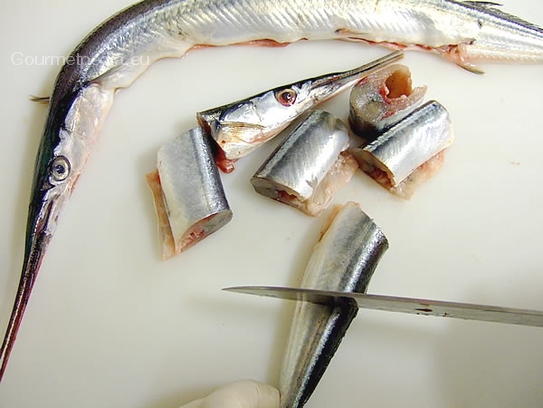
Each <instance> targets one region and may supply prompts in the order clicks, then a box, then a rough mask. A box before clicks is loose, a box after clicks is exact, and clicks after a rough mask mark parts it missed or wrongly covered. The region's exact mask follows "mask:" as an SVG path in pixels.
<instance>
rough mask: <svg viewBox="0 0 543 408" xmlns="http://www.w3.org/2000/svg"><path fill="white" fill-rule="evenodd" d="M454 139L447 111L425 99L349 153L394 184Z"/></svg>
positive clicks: (365, 167)
mask: <svg viewBox="0 0 543 408" xmlns="http://www.w3.org/2000/svg"><path fill="white" fill-rule="evenodd" d="M453 141H454V131H453V127H452V123H451V119H450V116H449V113H448V112H447V110H446V109H445V107H443V105H441V104H440V103H439V102H436V101H429V102H427V103H425V104H424V105H422V106H421V107H420V108H417V109H415V110H414V111H413V112H412V113H411V114H409V115H408V116H407V117H405V118H404V119H402V120H401V121H400V122H398V123H397V124H395V125H394V126H392V127H391V128H390V129H388V130H387V131H385V132H384V133H383V134H382V135H380V136H379V137H378V138H377V139H376V140H374V141H373V142H371V143H370V144H368V145H367V146H364V147H363V148H361V149H357V150H354V149H353V154H354V156H355V158H356V160H357V161H358V163H359V164H360V167H361V168H362V170H364V171H365V172H367V173H370V174H372V173H374V170H375V169H377V170H378V171H380V172H382V174H383V175H386V177H387V178H388V183H386V184H389V188H398V186H400V185H401V183H402V182H404V180H406V179H407V178H408V177H409V176H410V175H411V174H412V173H413V172H414V171H415V170H417V169H420V168H421V166H422V165H423V164H424V163H426V162H428V161H430V160H431V159H432V158H434V157H436V156H437V157H438V159H439V160H438V161H440V162H441V161H442V160H441V158H439V156H438V155H439V154H440V152H442V151H443V150H444V149H446V148H447V147H449V146H450V145H451V144H452V143H453Z"/></svg>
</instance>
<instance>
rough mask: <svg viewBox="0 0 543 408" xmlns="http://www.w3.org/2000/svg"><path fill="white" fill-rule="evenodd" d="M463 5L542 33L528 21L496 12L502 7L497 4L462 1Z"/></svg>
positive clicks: (540, 29)
mask: <svg viewBox="0 0 543 408" xmlns="http://www.w3.org/2000/svg"><path fill="white" fill-rule="evenodd" d="M463 4H465V5H467V6H471V7H475V8H478V9H480V10H484V11H486V12H487V13H490V14H492V15H493V16H495V17H498V18H503V19H504V20H508V21H509V22H512V23H516V24H520V25H522V26H524V27H527V28H532V29H534V30H537V31H543V28H541V26H539V25H537V24H534V23H531V22H529V21H526V20H524V19H522V18H520V17H517V16H515V15H513V14H509V13H506V12H505V11H502V10H498V9H497V7H501V6H502V5H501V4H499V3H494V2H491V1H464V2H463Z"/></svg>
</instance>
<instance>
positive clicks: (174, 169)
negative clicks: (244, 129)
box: [147, 127, 232, 259]
mask: <svg viewBox="0 0 543 408" xmlns="http://www.w3.org/2000/svg"><path fill="white" fill-rule="evenodd" d="M157 156H158V158H157V169H156V170H155V171H154V172H151V173H150V174H148V175H147V183H148V184H149V187H150V188H151V191H152V192H153V197H154V201H155V207H156V211H157V218H158V224H159V240H160V244H161V248H162V259H168V258H171V257H173V256H175V255H178V254H179V253H181V252H182V251H184V250H186V249H188V248H190V247H191V246H193V245H194V244H196V243H197V242H199V241H201V240H202V239H204V238H205V237H207V236H208V235H210V234H212V233H213V232H215V231H217V230H218V229H220V228H221V227H223V226H224V225H226V224H227V223H228V222H229V221H230V220H231V219H232V211H230V207H229V205H228V201H227V200H226V196H225V193H224V189H223V186H222V183H221V180H220V177H219V172H218V170H217V166H216V165H215V163H214V161H213V156H212V153H211V146H210V142H209V139H208V138H207V137H206V135H204V133H203V131H202V129H201V128H199V127H197V128H194V129H191V130H189V131H188V132H186V133H184V134H182V135H181V136H179V137H177V138H176V139H174V140H173V141H171V142H170V143H167V144H166V145H164V146H162V147H161V148H160V149H159V151H158V155H157Z"/></svg>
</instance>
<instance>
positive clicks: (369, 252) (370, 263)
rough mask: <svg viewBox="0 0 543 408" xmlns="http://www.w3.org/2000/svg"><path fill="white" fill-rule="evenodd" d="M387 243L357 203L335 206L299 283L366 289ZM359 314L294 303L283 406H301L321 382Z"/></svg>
mask: <svg viewBox="0 0 543 408" xmlns="http://www.w3.org/2000/svg"><path fill="white" fill-rule="evenodd" d="M387 249H388V241H387V239H386V237H385V235H384V234H383V233H382V231H381V230H380V229H379V228H378V227H377V225H375V223H374V222H373V221H372V220H371V219H370V218H369V217H368V216H367V215H366V214H365V213H364V212H363V211H362V210H361V209H360V206H359V205H358V204H356V203H353V202H349V203H347V204H345V205H344V206H343V207H341V208H335V211H334V212H333V214H332V215H331V217H330V220H329V223H328V226H327V227H326V229H325V231H324V232H323V235H322V236H321V239H320V240H319V242H318V243H317V244H316V245H315V248H314V250H313V253H312V254H311V258H310V259H309V262H308V264H307V267H306V270H305V272H304V276H303V279H302V283H301V287H302V288H308V289H321V290H337V291H342V292H362V293H365V292H366V290H367V287H368V285H369V282H370V279H371V277H372V275H373V272H374V271H375V269H376V267H377V264H378V262H379V260H380V259H381V257H382V255H383V254H384V253H385V251H386V250H387ZM357 312H358V306H357V305H356V302H353V303H352V304H349V303H347V304H342V305H338V306H325V305H317V304H313V303H309V302H297V303H296V308H295V311H294V317H293V320H292V324H291V329H290V336H289V340H288V345H287V350H286V353H285V358H284V361H283V365H282V370H281V379H280V392H281V407H282V408H287V407H288V408H297V407H301V406H303V405H304V404H305V403H306V402H307V400H308V399H309V397H310V396H311V394H312V393H313V391H314V390H315V388H316V387H317V384H318V383H319V381H320V379H321V377H322V375H323V374H324V372H325V370H326V368H327V367H328V364H329V363H330V360H331V359H332V357H333V356H334V353H335V352H336V350H337V348H338V347H339V345H340V343H341V340H342V339H343V336H344V335H345V333H346V332H347V329H348V328H349V325H350V324H351V321H352V320H353V319H354V318H355V316H356V314H357Z"/></svg>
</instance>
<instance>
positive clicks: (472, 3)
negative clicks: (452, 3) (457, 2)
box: [463, 1, 503, 7]
mask: <svg viewBox="0 0 543 408" xmlns="http://www.w3.org/2000/svg"><path fill="white" fill-rule="evenodd" d="M463 3H464V4H467V5H470V6H477V7H503V4H500V3H495V2H493V1H463Z"/></svg>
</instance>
